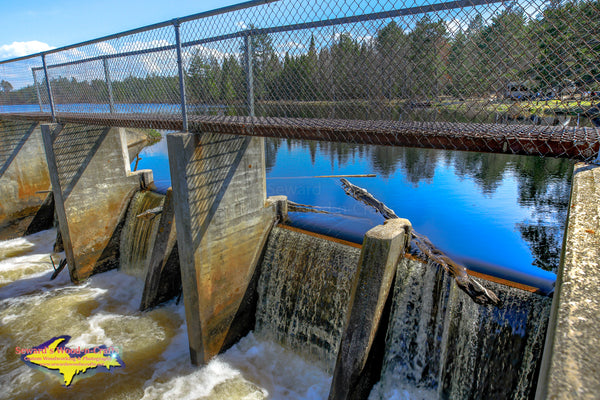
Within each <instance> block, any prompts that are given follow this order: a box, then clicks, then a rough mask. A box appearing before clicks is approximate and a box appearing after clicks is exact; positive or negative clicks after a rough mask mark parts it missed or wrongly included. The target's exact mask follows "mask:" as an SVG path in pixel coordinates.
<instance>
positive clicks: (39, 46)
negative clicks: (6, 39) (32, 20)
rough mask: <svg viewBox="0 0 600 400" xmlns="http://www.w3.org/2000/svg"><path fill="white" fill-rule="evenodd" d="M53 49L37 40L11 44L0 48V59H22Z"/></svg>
mask: <svg viewBox="0 0 600 400" xmlns="http://www.w3.org/2000/svg"><path fill="white" fill-rule="evenodd" d="M53 48H54V47H52V46H50V45H49V44H47V43H44V42H40V41H37V40H31V41H29V42H13V43H12V44H5V45H2V46H0V59H7V58H14V57H22V56H26V55H29V54H35V53H40V52H42V51H47V50H52V49H53Z"/></svg>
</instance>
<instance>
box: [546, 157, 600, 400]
mask: <svg viewBox="0 0 600 400" xmlns="http://www.w3.org/2000/svg"><path fill="white" fill-rule="evenodd" d="M599 393H600V166H599V165H593V164H586V163H579V164H577V165H576V166H575V171H574V176H573V186H572V189H571V203H570V207H569V217H568V220H567V231H566V235H565V242H564V245H563V259H562V263H561V269H560V271H559V273H558V277H557V281H556V288H555V294H554V300H553V304H552V313H551V316H550V322H549V327H548V336H547V338H546V348H545V352H544V359H543V364H542V371H541V373H540V380H539V383H538V392H537V396H536V398H537V399H597V398H598V394H599Z"/></svg>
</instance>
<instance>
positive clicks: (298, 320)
mask: <svg viewBox="0 0 600 400" xmlns="http://www.w3.org/2000/svg"><path fill="white" fill-rule="evenodd" d="M359 255H360V250H359V249H357V248H355V247H351V246H348V245H345V244H341V243H337V242H334V241H330V240H326V239H323V238H319V237H315V236H311V235H307V234H303V233H300V232H295V231H291V230H288V229H284V228H280V227H276V228H274V229H273V231H272V232H271V234H270V236H269V240H268V242H267V248H266V251H265V255H264V258H263V262H262V266H261V276H260V279H259V283H258V292H259V300H258V307H257V313H256V328H255V331H256V333H257V335H259V337H263V338H266V339H269V340H273V341H275V342H278V343H281V344H282V345H283V346H285V347H287V348H288V349H291V350H293V351H294V352H296V353H299V354H300V355H302V356H303V357H304V358H305V359H307V360H309V361H311V362H313V363H315V364H316V365H318V366H319V367H321V368H322V369H324V370H325V371H327V372H329V373H331V372H332V371H333V368H334V365H335V360H336V357H337V350H338V347H339V343H340V340H341V337H342V333H343V329H344V322H345V319H346V313H347V310H348V302H349V297H350V290H351V284H352V279H353V277H354V274H355V272H356V268H357V265H358V258H359Z"/></svg>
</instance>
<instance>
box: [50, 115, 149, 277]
mask: <svg viewBox="0 0 600 400" xmlns="http://www.w3.org/2000/svg"><path fill="white" fill-rule="evenodd" d="M42 137H43V140H44V148H45V153H46V157H47V161H48V169H49V173H50V180H51V182H52V192H53V195H54V199H55V207H56V215H57V217H58V222H59V228H60V232H61V236H62V240H63V244H64V249H65V253H66V257H67V261H68V265H69V273H70V276H71V280H72V281H73V282H80V281H82V280H85V279H86V278H87V277H89V276H90V275H92V274H93V273H97V272H102V271H105V270H108V269H112V268H115V267H116V266H117V265H118V244H119V233H120V228H121V222H122V221H123V216H124V214H125V212H126V209H127V205H128V203H129V200H130V199H131V196H133V194H134V193H135V192H136V191H137V190H140V188H141V187H144V186H145V185H146V184H148V183H150V182H151V181H152V172H151V171H138V172H136V173H131V171H130V167H129V154H128V149H127V139H126V134H125V130H124V129H123V128H111V127H96V126H93V127H92V126H83V125H70V124H69V125H60V124H44V125H42Z"/></svg>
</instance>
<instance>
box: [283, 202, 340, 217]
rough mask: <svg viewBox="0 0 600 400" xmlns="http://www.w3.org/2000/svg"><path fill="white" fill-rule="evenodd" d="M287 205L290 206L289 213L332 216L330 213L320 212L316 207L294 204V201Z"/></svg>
mask: <svg viewBox="0 0 600 400" xmlns="http://www.w3.org/2000/svg"><path fill="white" fill-rule="evenodd" d="M287 205H288V211H296V212H310V213H317V214H331V213H330V212H329V211H324V210H319V209H318V208H317V207H315V206H310V205H307V204H299V203H294V202H293V201H290V200H288V202H287Z"/></svg>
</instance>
